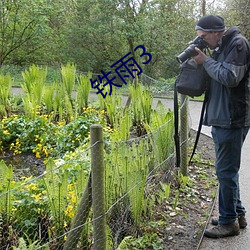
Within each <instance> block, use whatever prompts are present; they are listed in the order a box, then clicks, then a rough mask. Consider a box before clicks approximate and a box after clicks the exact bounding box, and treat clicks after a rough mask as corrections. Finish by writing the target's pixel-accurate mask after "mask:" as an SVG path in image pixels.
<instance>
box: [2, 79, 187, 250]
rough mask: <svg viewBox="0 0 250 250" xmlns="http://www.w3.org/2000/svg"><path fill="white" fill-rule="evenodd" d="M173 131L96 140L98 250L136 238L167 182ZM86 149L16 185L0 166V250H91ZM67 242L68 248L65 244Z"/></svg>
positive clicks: (6, 168) (150, 82) (168, 125)
mask: <svg viewBox="0 0 250 250" xmlns="http://www.w3.org/2000/svg"><path fill="white" fill-rule="evenodd" d="M142 79H143V82H144V84H148V85H151V86H153V85H154V83H156V80H154V79H152V78H150V77H148V76H146V75H144V74H143V75H142ZM170 90H171V88H170ZM183 105H185V104H183ZM181 108H182V107H181ZM173 128H174V126H173V117H171V118H170V119H169V121H168V122H166V123H165V124H163V125H161V126H160V127H159V128H158V129H155V130H153V131H152V132H150V133H148V134H146V135H144V136H141V137H138V138H133V139H129V140H126V141H118V142H111V141H110V140H107V139H105V138H104V142H102V143H104V163H105V164H104V165H105V211H106V212H105V217H106V235H107V239H105V241H106V244H107V248H106V249H118V247H119V245H121V244H122V242H124V240H126V238H127V237H130V236H133V237H136V236H137V235H138V234H142V233H143V232H142V231H138V228H139V225H140V224H141V223H142V222H143V221H146V220H150V218H153V217H154V215H155V211H154V206H155V203H157V202H159V199H162V188H161V184H162V183H170V182H171V180H172V177H173V176H172V175H173V172H174V166H175V152H174V141H173V134H174V131H173ZM183 143H184V142H183ZM92 147H93V146H92ZM92 147H89V148H87V149H85V148H83V149H81V148H79V149H77V151H76V152H74V157H73V158H72V157H71V156H70V155H66V156H65V157H64V159H61V160H56V161H55V160H53V159H48V161H47V162H46V163H45V164H44V165H40V166H39V168H40V171H42V172H43V173H42V174H40V175H37V176H29V177H20V178H18V179H17V177H16V176H15V169H12V167H11V165H9V166H7V165H6V164H5V162H4V161H1V163H0V164H1V166H0V171H1V172H0V179H1V182H0V188H1V193H0V211H1V213H0V246H1V249H4V250H6V249H52V250H57V249H64V250H65V249H92V248H93V244H94V241H93V224H94V223H95V222H96V221H98V220H99V219H100V218H95V219H93V211H92V207H91V205H92V200H93V197H92V189H93V188H95V187H93V186H92V185H91V162H90V155H91V152H90V151H91V148H92ZM27 167H28V166H27ZM17 182H18V183H20V185H19V186H18V187H15V188H13V187H14V186H15V185H14V184H15V183H17ZM95 198H96V199H97V200H98V197H95ZM103 216H104V215H103ZM70 235H71V237H72V236H73V237H72V238H71V242H70V244H72V245H70V244H67V245H66V242H67V240H68V237H69V236H70ZM97 240H103V239H101V238H99V239H97ZM72 246H74V247H72Z"/></svg>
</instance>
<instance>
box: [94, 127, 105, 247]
mask: <svg viewBox="0 0 250 250" xmlns="http://www.w3.org/2000/svg"><path fill="white" fill-rule="evenodd" d="M90 140H91V170H92V172H91V176H92V205H93V231H94V245H93V250H105V249H106V216H105V193H104V187H105V186H104V184H105V183H104V149H103V130H102V126H101V125H99V124H94V125H92V126H91V127H90Z"/></svg>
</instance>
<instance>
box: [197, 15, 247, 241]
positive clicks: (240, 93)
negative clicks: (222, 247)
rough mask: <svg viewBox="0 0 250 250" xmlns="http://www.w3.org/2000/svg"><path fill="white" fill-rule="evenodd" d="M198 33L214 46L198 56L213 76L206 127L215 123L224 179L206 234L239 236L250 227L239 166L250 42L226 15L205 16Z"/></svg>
mask: <svg viewBox="0 0 250 250" xmlns="http://www.w3.org/2000/svg"><path fill="white" fill-rule="evenodd" d="M195 30H196V33H197V35H198V36H200V37H201V38H203V39H204V40H205V42H207V44H208V47H209V48H210V49H211V50H213V53H212V56H211V57H209V56H207V55H205V54H204V53H203V52H202V51H201V50H199V49H198V48H195V50H196V51H197V52H198V55H197V56H194V57H193V59H194V60H195V61H196V63H198V64H203V67H204V68H205V70H206V71H207V73H208V75H209V76H210V78H211V80H210V84H209V87H208V102H207V107H206V114H205V117H204V125H207V126H212V131H211V132H212V137H213V141H214V144H215V153H216V175H217V178H218V181H219V218H218V219H217V218H216V219H212V224H213V225H214V227H212V228H210V229H207V230H206V231H205V235H206V236H207V237H212V238H221V237H226V236H233V235H238V234H239V232H240V228H245V227H246V226H247V222H246V218H245V213H246V211H245V208H244V207H243V205H242V202H241V200H240V190H239V169H240V161H241V149H242V145H243V142H244V140H245V138H246V135H247V133H248V130H249V126H250V79H249V78H250V77H249V71H250V67H249V64H250V46H249V42H248V41H247V40H246V38H245V37H244V36H242V34H241V32H240V30H239V29H238V28H237V27H235V26H234V27H231V28H229V29H228V30H226V28H225V25H224V19H223V18H222V17H220V16H214V15H208V16H204V17H202V18H201V19H200V20H199V21H198V23H197V25H196V27H195Z"/></svg>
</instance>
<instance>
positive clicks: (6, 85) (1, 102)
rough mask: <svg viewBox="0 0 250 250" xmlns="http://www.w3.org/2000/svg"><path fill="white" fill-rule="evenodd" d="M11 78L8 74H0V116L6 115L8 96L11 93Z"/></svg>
mask: <svg viewBox="0 0 250 250" xmlns="http://www.w3.org/2000/svg"><path fill="white" fill-rule="evenodd" d="M11 87H12V79H11V77H10V74H9V73H7V74H6V75H0V116H1V115H3V116H7V114H8V110H9V104H8V102H9V96H10V93H11Z"/></svg>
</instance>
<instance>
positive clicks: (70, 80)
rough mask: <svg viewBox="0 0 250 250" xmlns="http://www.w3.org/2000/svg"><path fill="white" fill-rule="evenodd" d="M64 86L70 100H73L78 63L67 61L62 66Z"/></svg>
mask: <svg viewBox="0 0 250 250" xmlns="http://www.w3.org/2000/svg"><path fill="white" fill-rule="evenodd" d="M61 77H62V86H63V87H64V89H65V91H66V94H67V95H68V97H69V100H70V101H71V102H72V92H73V90H74V87H75V83H76V65H74V64H72V63H67V64H66V66H61Z"/></svg>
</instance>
